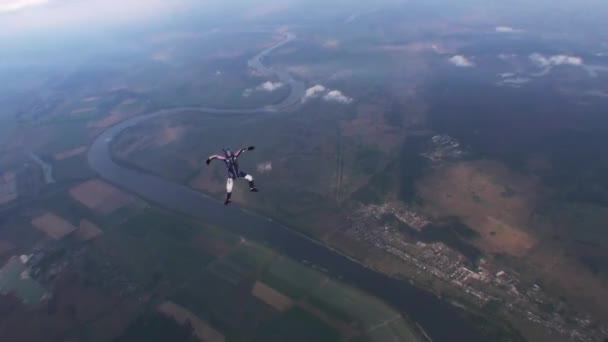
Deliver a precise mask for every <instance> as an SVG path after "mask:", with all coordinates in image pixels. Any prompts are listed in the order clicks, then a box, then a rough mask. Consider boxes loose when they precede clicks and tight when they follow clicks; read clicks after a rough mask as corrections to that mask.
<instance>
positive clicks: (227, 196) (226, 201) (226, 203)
mask: <svg viewBox="0 0 608 342" xmlns="http://www.w3.org/2000/svg"><path fill="white" fill-rule="evenodd" d="M230 198H232V192H227V193H226V200H225V201H224V205H228V204H230V202H232V201H231V200H230Z"/></svg>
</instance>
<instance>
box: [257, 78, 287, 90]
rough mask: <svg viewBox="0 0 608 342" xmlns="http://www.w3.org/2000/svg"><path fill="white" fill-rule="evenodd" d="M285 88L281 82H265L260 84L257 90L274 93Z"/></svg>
mask: <svg viewBox="0 0 608 342" xmlns="http://www.w3.org/2000/svg"><path fill="white" fill-rule="evenodd" d="M282 87H283V83H281V82H270V81H267V82H264V83H262V84H260V85H259V86H257V88H256V89H257V90H263V91H268V92H273V91H275V90H277V89H279V88H282Z"/></svg>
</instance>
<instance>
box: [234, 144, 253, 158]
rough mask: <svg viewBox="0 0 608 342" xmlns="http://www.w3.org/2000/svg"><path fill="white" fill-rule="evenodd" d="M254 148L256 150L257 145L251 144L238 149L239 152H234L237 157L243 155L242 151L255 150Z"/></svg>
mask: <svg viewBox="0 0 608 342" xmlns="http://www.w3.org/2000/svg"><path fill="white" fill-rule="evenodd" d="M253 150H255V146H249V147H246V148H242V149H240V150H238V151H237V152H236V153H235V154H234V156H235V157H238V156H240V155H241V153H243V152H245V151H253Z"/></svg>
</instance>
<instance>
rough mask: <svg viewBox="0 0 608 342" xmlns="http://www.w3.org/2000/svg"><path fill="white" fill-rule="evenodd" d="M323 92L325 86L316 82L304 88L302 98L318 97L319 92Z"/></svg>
mask: <svg viewBox="0 0 608 342" xmlns="http://www.w3.org/2000/svg"><path fill="white" fill-rule="evenodd" d="M324 92H325V87H324V86H322V85H320V84H317V85H315V86H312V87H310V88H308V89H306V93H304V100H308V99H312V98H315V97H318V96H319V95H320V94H322V93H324Z"/></svg>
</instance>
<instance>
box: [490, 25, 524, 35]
mask: <svg viewBox="0 0 608 342" xmlns="http://www.w3.org/2000/svg"><path fill="white" fill-rule="evenodd" d="M495 30H496V32H498V33H522V32H523V30H520V29H515V28H512V27H511V26H496V28H495Z"/></svg>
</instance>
